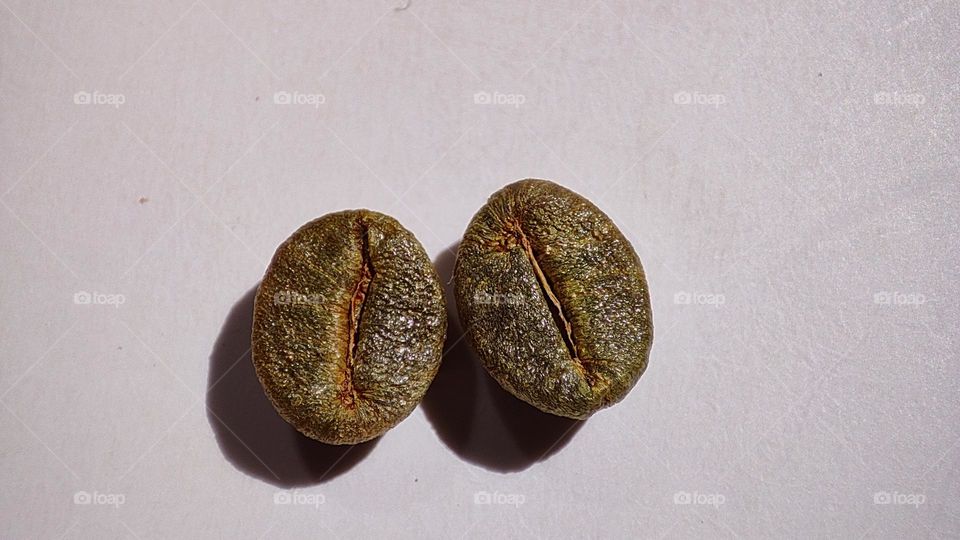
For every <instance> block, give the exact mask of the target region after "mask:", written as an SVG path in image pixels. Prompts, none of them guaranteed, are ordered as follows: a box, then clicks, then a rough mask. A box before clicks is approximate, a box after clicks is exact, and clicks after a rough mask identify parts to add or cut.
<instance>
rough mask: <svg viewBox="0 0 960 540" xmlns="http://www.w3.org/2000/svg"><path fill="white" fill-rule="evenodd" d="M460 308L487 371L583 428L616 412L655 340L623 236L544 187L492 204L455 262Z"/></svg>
mask: <svg viewBox="0 0 960 540" xmlns="http://www.w3.org/2000/svg"><path fill="white" fill-rule="evenodd" d="M454 278H455V290H456V297H457V307H458V309H459V312H460V320H461V322H462V325H463V328H464V329H465V330H466V333H467V337H468V339H469V342H470V344H471V345H472V346H473V348H474V350H475V351H476V352H477V354H478V356H479V357H480V360H481V361H482V362H483V364H484V366H485V367H486V368H487V370H488V371H489V372H490V374H491V375H492V376H493V378H494V379H496V380H497V381H498V382H499V383H500V384H501V385H502V386H503V387H504V388H505V389H506V390H508V391H509V392H510V393H512V394H513V395H515V396H517V397H518V398H520V399H522V400H524V401H526V402H528V403H530V404H532V405H534V406H536V407H538V408H539V409H541V410H543V411H546V412H549V413H552V414H556V415H559V416H566V417H569V418H577V419H583V418H586V417H588V416H590V415H591V414H593V413H594V412H596V411H597V410H599V409H601V408H603V407H606V406H608V405H611V404H613V403H616V402H617V401H620V400H621V399H623V397H624V396H626V395H627V393H628V392H629V391H630V389H631V388H633V386H634V384H636V382H637V380H638V379H639V378H640V375H641V374H642V373H643V371H644V369H646V366H647V357H648V355H649V352H650V347H651V344H652V340H653V318H652V313H651V311H650V297H649V293H648V291H647V282H646V278H645V277H644V273H643V268H642V267H641V265H640V259H639V258H638V257H637V254H636V252H635V251H634V250H633V247H632V246H631V245H630V243H629V242H628V241H627V239H626V238H624V236H623V234H622V233H621V232H620V230H619V229H617V227H616V225H614V223H613V222H612V221H611V220H610V218H609V217H607V216H606V214H604V213H603V212H602V211H600V210H599V209H598V208H597V207H596V206H594V205H593V204H592V203H591V202H590V201H588V200H587V199H585V198H583V197H581V196H580V195H578V194H576V193H574V192H572V191H570V190H568V189H566V188H563V187H561V186H559V185H557V184H554V183H553V182H549V181H546V180H521V181H519V182H516V183H513V184H510V185H508V186H506V187H504V188H503V189H501V190H500V191H498V192H496V193H494V194H493V195H492V196H491V197H490V199H489V200H488V201H487V204H486V205H484V206H483V207H482V208H481V209H480V210H479V211H478V212H477V214H476V215H475V216H474V217H473V220H472V221H471V222H470V225H469V227H467V231H466V233H465V234H464V237H463V241H462V242H461V243H460V248H459V250H458V252H457V262H456V268H455V272H454Z"/></svg>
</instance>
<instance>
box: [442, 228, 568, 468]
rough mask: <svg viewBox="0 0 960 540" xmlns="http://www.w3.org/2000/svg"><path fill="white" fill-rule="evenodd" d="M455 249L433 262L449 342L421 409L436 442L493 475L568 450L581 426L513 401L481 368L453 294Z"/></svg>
mask: <svg viewBox="0 0 960 540" xmlns="http://www.w3.org/2000/svg"><path fill="white" fill-rule="evenodd" d="M458 245H459V244H458V243H455V244H453V245H452V246H450V247H449V248H447V249H446V250H445V251H444V252H443V253H442V254H440V255H439V256H438V257H437V259H436V261H435V262H434V264H435V266H436V268H437V272H438V273H439V274H440V279H441V280H442V282H443V285H444V294H445V296H446V301H447V318H448V325H447V342H446V344H445V345H444V351H445V352H444V358H443V363H442V364H441V365H440V371H439V372H438V373H437V377H436V379H434V381H433V384H431V385H430V389H429V390H428V391H427V395H426V396H425V397H424V399H423V410H424V412H425V413H426V417H427V419H428V420H429V421H430V423H431V424H432V425H433V428H434V430H436V432H437V435H438V436H439V437H440V439H441V440H442V441H443V442H444V443H445V444H446V445H447V446H448V447H449V448H450V449H451V450H453V451H454V452H456V453H457V455H459V456H460V457H461V458H462V459H464V460H466V461H469V462H471V463H474V464H477V465H480V466H481V467H484V468H485V469H488V470H492V471H497V472H512V471H521V470H524V469H526V468H528V467H530V466H531V465H533V464H534V463H537V462H538V461H542V460H545V459H547V458H548V457H550V456H551V455H553V454H554V453H556V452H557V451H559V450H560V449H561V448H563V447H564V446H566V444H567V443H569V442H570V440H571V439H572V438H573V436H574V435H575V434H576V433H577V431H579V429H580V428H581V427H582V426H583V423H584V422H583V421H578V420H571V419H569V418H563V417H560V416H554V415H552V414H547V413H544V412H541V411H540V410H538V409H536V408H535V407H533V406H531V405H528V404H527V403H524V402H523V401H521V400H519V399H517V398H515V397H513V395H511V394H510V393H508V392H507V391H506V390H504V389H503V388H502V387H501V386H500V384H499V383H497V382H496V381H495V380H494V379H493V378H492V377H490V375H489V374H488V373H487V371H486V370H485V369H484V368H483V366H482V365H481V364H480V359H479V358H477V357H476V355H475V354H474V352H473V350H472V349H471V347H470V345H469V344H468V343H467V340H466V338H465V337H464V333H463V329H462V328H461V326H460V320H459V317H458V315H457V305H456V300H455V297H454V294H453V267H454V263H455V260H456V256H455V253H456V250H457V247H458Z"/></svg>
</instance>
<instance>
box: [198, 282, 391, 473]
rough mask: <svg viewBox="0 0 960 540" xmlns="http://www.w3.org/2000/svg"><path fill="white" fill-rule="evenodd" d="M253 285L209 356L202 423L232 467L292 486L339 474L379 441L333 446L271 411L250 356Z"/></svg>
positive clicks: (354, 463)
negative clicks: (208, 429) (210, 430)
mask: <svg viewBox="0 0 960 540" xmlns="http://www.w3.org/2000/svg"><path fill="white" fill-rule="evenodd" d="M256 292H257V287H254V288H252V289H250V290H249V291H247V293H246V294H244V295H243V297H241V298H240V300H239V301H238V302H237V303H236V304H234V306H233V308H232V309H231V310H230V313H229V314H228V315H227V318H226V321H225V322H224V323H223V327H222V329H221V330H220V335H219V337H218V338H217V341H216V344H215V345H214V347H213V351H212V352H211V354H210V370H209V375H208V377H207V421H208V422H209V423H210V427H211V428H212V429H213V432H214V434H215V435H216V438H217V444H219V446H220V450H221V451H222V452H223V455H224V457H226V458H227V460H229V461H230V462H231V463H232V464H233V465H234V466H235V467H236V468H237V469H240V470H241V471H242V472H244V473H246V474H248V475H250V476H252V477H254V478H258V479H260V480H263V481H265V482H268V483H270V484H273V485H276V486H279V487H283V488H292V487H298V486H306V485H312V484H318V483H322V482H325V481H328V480H330V479H332V478H335V477H336V476H339V475H341V474H343V473H345V472H347V471H348V470H350V469H351V468H352V467H353V466H355V465H356V464H357V463H359V462H360V461H361V460H363V458H364V457H365V456H366V455H367V454H369V453H370V450H372V449H373V447H374V446H375V445H376V443H377V441H378V440H379V439H374V440H373V441H370V442H367V443H363V444H358V445H354V446H334V445H328V444H323V443H321V442H318V441H314V440H313V439H310V438H308V437H305V436H304V435H301V434H300V432H298V431H297V430H296V429H294V428H293V427H291V426H290V424H288V423H287V422H286V421H284V420H283V419H282V418H281V417H280V415H279V414H277V412H276V411H275V410H274V408H273V405H272V404H271V403H270V400H269V399H268V398H267V396H266V394H264V392H263V388H262V387H261V386H260V381H259V380H258V379H257V374H256V371H255V370H254V368H253V362H252V361H251V358H250V337H251V333H252V329H253V300H254V297H255V296H256Z"/></svg>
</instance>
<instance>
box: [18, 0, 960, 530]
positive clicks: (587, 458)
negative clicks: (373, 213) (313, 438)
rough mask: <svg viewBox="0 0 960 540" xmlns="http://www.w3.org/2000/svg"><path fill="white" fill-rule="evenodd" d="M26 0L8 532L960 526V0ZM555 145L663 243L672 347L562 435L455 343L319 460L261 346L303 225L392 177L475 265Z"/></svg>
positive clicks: (623, 218)
mask: <svg viewBox="0 0 960 540" xmlns="http://www.w3.org/2000/svg"><path fill="white" fill-rule="evenodd" d="M0 4H2V9H0V122H2V124H0V128H2V135H0V137H2V139H0V152H2V155H3V160H2V163H0V193H2V194H3V195H2V199H0V201H2V203H3V208H0V221H2V226H0V242H2V251H0V253H2V257H3V259H2V267H3V269H4V274H5V275H4V279H3V280H2V282H0V299H2V308H0V309H2V310H3V312H2V314H3V320H4V321H5V324H4V325H3V327H2V330H0V337H2V342H3V344H4V347H3V348H4V360H3V362H2V363H0V392H2V394H0V404H2V405H3V407H0V430H2V433H3V437H2V441H0V452H2V454H0V456H2V460H0V462H2V464H0V470H2V481H3V486H4V489H3V490H2V493H0V513H2V519H0V523H2V525H0V536H2V537H4V538H19V537H58V536H61V535H62V536H65V537H67V538H81V537H88V538H105V537H126V536H133V537H140V538H168V537H180V536H182V537H225V538H235V537H242V538H246V537H250V538H254V537H261V536H265V537H272V538H283V537H311V538H313V537H318V536H319V537H347V538H348V537H357V536H360V537H371V536H389V537H420V536H426V537H461V536H463V537H469V538H485V537H506V536H516V537H607V538H609V537H628V536H629V537H674V538H685V537H698V536H700V537H743V538H754V537H771V536H788V537H823V536H831V537H860V536H867V537H904V536H910V537H917V536H919V537H948V536H956V535H958V534H960V491H958V487H960V475H958V470H960V447H958V440H960V422H958V420H960V411H958V402H957V396H958V391H960V367H958V363H957V360H958V340H957V325H958V322H960V316H958V315H960V314H958V308H957V301H956V299H957V293H958V292H960V291H958V289H960V285H958V283H960V281H958V277H960V276H958V261H960V257H958V255H960V253H958V245H960V242H958V240H960V235H958V215H957V207H958V204H960V187H958V155H957V148H958V140H957V132H958V115H957V113H958V104H960V95H958V87H957V80H958V74H960V73H958V72H960V70H958V53H957V47H956V46H957V38H958V36H960V7H958V4H957V3H956V2H955V1H952V0H951V1H936V0H934V1H930V2H927V1H918V2H912V1H911V2H905V3H903V4H902V5H893V4H892V3H887V2H884V3H882V4H881V3H876V2H842V3H834V2H816V3H815V4H818V6H819V7H806V6H802V5H795V4H794V3H792V2H775V3H774V2H771V3H765V2H764V3H758V2H724V3H714V2H711V3H707V2H682V3H680V4H679V5H675V4H674V3H672V2H641V3H631V2H623V1H620V0H599V1H596V2H594V1H592V0H587V1H586V2H541V3H538V4H537V5H529V6H527V5H526V3H523V2H513V1H511V2H506V1H486V2H441V1H426V0H414V1H413V4H412V5H411V6H410V8H409V9H407V10H405V11H396V10H395V9H394V8H395V6H397V5H399V4H400V2H399V1H398V2H397V3H396V4H395V3H392V2H326V3H324V5H322V6H315V5H313V4H314V3H312V2H279V3H270V5H269V6H267V5H266V4H267V3H266V2H264V3H263V4H264V5H257V4H255V3H253V2H231V1H227V0H198V1H197V2H195V3H192V4H191V2H190V0H166V1H163V2H142V3H136V4H131V3H120V2H116V3H113V2H99V1H93V0H90V1H84V2H73V3H70V5H69V6H63V5H60V3H55V2H46V1H43V2H41V1H37V0H3V1H2V2H0ZM802 4H805V3H802ZM79 91H88V92H93V91H98V92H99V93H101V94H116V95H121V96H122V101H123V103H122V105H120V106H119V107H111V106H109V105H96V104H89V105H81V104H75V103H74V94H75V93H76V92H79ZM278 91H289V92H294V91H296V92H300V93H304V94H322V95H323V96H324V103H323V104H320V105H318V106H317V107H311V106H309V105H286V106H285V105H279V104H276V103H274V99H273V96H274V93H275V92H278ZM477 92H490V93H491V94H493V93H494V92H498V93H500V95H511V94H512V95H514V98H513V101H523V103H522V104H520V105H519V106H517V107H514V106H511V105H508V104H501V105H497V104H487V105H484V104H478V103H475V101H474V94H475V93H477ZM682 92H686V93H687V94H679V95H678V93H682ZM878 94H879V95H878ZM517 96H522V99H521V98H520V97H517ZM688 96H689V97H690V101H691V102H692V103H683V102H684V101H685V100H686V98H687V97H688ZM117 99H120V98H117ZM498 99H501V100H509V98H498ZM698 102H699V103H698ZM921 102H922V103H921ZM527 176H535V177H542V178H550V179H554V180H556V181H559V182H561V183H563V184H565V185H567V186H569V187H571V188H573V189H575V190H577V191H579V192H580V193H582V194H584V195H586V196H588V197H590V198H591V199H593V200H594V201H595V202H596V203H597V204H598V205H599V206H601V207H602V208H603V209H604V210H606V211H607V212H608V213H609V214H610V215H611V217H613V218H614V220H615V221H616V222H617V223H618V224H619V226H620V227H621V228H622V230H623V231H624V233H625V234H626V235H627V236H628V238H630V239H631V240H632V242H633V243H634V245H635V246H636V248H637V250H638V252H639V253H640V256H641V258H642V260H643V262H644V264H645V267H646V270H647V274H648V278H649V282H650V287H651V291H652V299H653V307H654V320H655V325H656V336H655V340H654V348H653V352H652V356H651V366H650V368H649V370H648V371H647V373H646V375H645V376H644V377H643V379H642V380H641V381H640V383H639V385H638V386H637V387H636V388H635V389H634V391H633V392H632V393H631V394H630V395H629V396H628V397H627V399H626V400H624V401H623V402H622V403H621V404H619V405H617V406H615V407H613V408H611V409H609V410H606V411H603V412H601V413H599V414H597V415H595V416H594V417H593V418H592V419H590V420H589V421H588V422H586V424H585V425H583V426H582V427H581V428H580V429H577V430H574V432H573V433H572V435H569V436H568V437H567V438H565V439H564V440H563V441H561V442H560V443H559V444H558V445H556V446H554V447H553V448H551V446H553V443H554V442H555V441H556V440H557V439H558V438H560V436H561V435H562V433H563V431H564V430H565V429H566V428H567V425H566V424H564V423H562V422H557V421H555V420H552V419H550V418H546V417H543V416H538V415H537V414H535V413H534V412H532V410H530V409H528V408H526V407H524V406H520V405H518V404H517V403H516V402H515V401H512V400H511V399H510V398H506V397H504V395H503V394H502V392H501V391H500V390H499V389H498V388H497V387H496V386H495V385H493V386H491V385H490V382H489V379H488V378H487V376H486V375H485V374H484V373H483V372H482V371H474V369H475V365H476V364H475V360H474V359H473V358H472V357H470V356H469V354H468V352H466V351H465V349H464V347H463V346H462V342H461V343H460V344H458V345H457V347H455V348H454V351H453V352H452V353H451V355H450V357H448V359H447V363H446V364H445V367H444V371H443V372H442V375H441V378H440V379H438V381H437V382H436V384H435V386H434V388H433V389H432V391H431V396H430V399H429V400H428V403H427V405H424V406H422V407H420V408H419V409H417V411H415V412H414V413H413V415H412V416H411V417H410V418H408V419H407V420H406V421H405V422H403V423H402V424H401V425H400V426H399V427H397V428H396V429H394V430H392V431H391V432H389V433H388V434H387V435H386V436H384V437H383V438H382V440H380V441H379V443H377V444H376V445H373V447H372V448H364V449H361V450H356V451H354V452H353V453H351V454H350V455H348V456H347V457H346V458H345V459H344V460H343V461H342V462H340V464H338V465H337V466H336V467H334V468H333V469H332V470H330V471H329V473H327V469H329V468H330V465H331V464H332V463H333V461H335V459H336V457H337V454H331V453H330V452H328V451H325V450H322V449H318V448H317V447H316V445H312V444H310V443H308V442H306V441H305V440H303V439H301V438H299V437H298V436H296V435H295V434H294V433H292V432H291V431H290V430H289V428H287V427H286V426H285V425H284V424H283V423H281V422H280V421H279V420H277V418H276V416H275V415H274V414H273V413H272V410H271V409H269V406H268V405H266V401H265V399H264V398H263V395H262V393H261V392H260V391H259V389H258V388H257V386H256V384H255V382H254V381H253V379H252V368H251V366H250V362H249V357H248V356H247V355H245V354H244V352H245V351H246V349H247V346H248V343H247V340H248V339H249V334H248V330H247V329H246V326H247V325H248V324H249V294H248V291H250V289H251V288H252V287H254V286H255V284H256V283H257V281H258V279H259V278H260V276H261V274H262V271H263V270H264V268H265V266H266V264H267V263H268V261H269V258H270V256H271V255H272V253H273V250H274V249H275V248H276V246H277V245H278V244H279V243H280V242H281V241H282V240H283V239H284V238H286V236H287V235H288V234H289V233H290V232H292V231H293V230H294V229H296V228H297V227H298V226H299V225H301V224H302V223H303V222H305V221H307V220H309V219H311V218H314V217H317V216H319V215H322V214H324V213H327V212H329V211H333V210H339V209H343V208H356V207H367V208H372V209H376V210H379V211H383V212H387V213H390V214H392V215H394V216H396V217H397V218H398V219H399V220H400V221H401V222H402V223H404V224H405V225H406V226H407V227H408V228H410V229H411V230H412V231H414V232H415V234H416V235H417V236H418V237H419V238H420V240H421V241H422V242H423V244H424V245H425V246H426V248H427V250H428V252H429V253H430V254H431V256H432V257H435V258H437V259H438V260H439V263H440V266H441V270H443V271H445V272H446V271H448V269H449V264H450V257H449V254H448V253H446V252H445V250H446V248H448V247H450V246H452V245H454V244H455V243H456V241H457V239H458V238H459V236H460V235H461V233H462V232H463V229H464V228H465V226H466V224H467V221H468V220H469V218H470V217H471V216H472V214H473V212H474V211H476V209H477V208H479V206H480V205H481V204H482V203H483V202H484V200H485V198H486V196H487V195H489V194H490V193H491V192H493V191H494V190H495V189H497V188H498V187H500V186H501V185H503V184H506V183H508V182H510V181H513V180H516V179H519V178H523V177H527ZM141 197H142V198H145V200H144V201H143V202H140V199H141ZM81 291H87V292H96V293H99V294H102V295H122V296H112V297H111V296H104V297H101V298H102V299H103V300H104V301H109V300H110V299H111V298H112V299H114V300H117V301H119V299H120V298H121V297H122V300H123V303H122V304H119V305H117V304H114V305H80V304H76V303H74V295H75V294H76V293H78V292H81ZM683 293H691V294H693V295H694V296H693V297H692V298H693V299H694V300H693V302H692V303H690V304H684V303H682V301H683V299H684V297H683V296H682V294H683ZM884 293H897V294H898V296H893V297H892V298H893V299H894V300H893V302H892V303H890V304H885V303H883V302H882V300H883V298H884V297H883V296H880V297H877V298H879V299H880V300H881V301H880V302H879V303H878V302H876V301H875V295H877V294H881V295H882V294H884ZM678 294H680V295H681V296H678ZM711 295H712V296H711ZM910 295H913V296H910ZM910 299H913V300H922V301H923V303H917V304H903V302H904V301H908V300H910ZM677 300H679V301H680V303H678V302H677ZM711 300H713V301H715V302H714V304H710V303H709V302H710V301H711ZM721 300H722V303H719V302H720V301H721ZM235 306H236V307H235ZM451 332H452V333H453V334H452V336H451V339H452V340H454V341H455V338H457V337H459V334H458V332H459V329H458V328H456V327H453V328H452V329H451ZM218 381H219V382H218ZM208 408H209V410H213V413H212V414H211V413H208ZM218 418H219V419H218ZM220 420H223V423H225V424H226V425H227V426H228V428H229V429H225V428H224V427H223V424H221V423H220ZM234 434H236V436H238V437H239V438H240V439H241V440H242V441H243V443H242V444H241V443H238V442H237V440H236V439H235V438H234ZM248 449H249V450H248ZM251 452H252V453H251ZM261 461H262V463H261ZM274 474H275V476H274ZM288 489H289V490H292V491H290V493H293V494H296V496H295V498H292V504H276V503H275V496H277V494H278V493H280V494H281V495H280V497H283V496H284V495H283V494H284V493H287V491H286V490H288ZM79 492H89V493H91V494H93V493H96V497H95V498H94V501H93V504H88V505H83V504H75V503H74V497H75V494H77V493H79ZM484 492H486V493H489V494H496V495H491V496H490V498H491V499H492V500H493V501H494V502H501V503H505V502H514V503H522V504H514V505H510V504H477V502H478V501H479V502H483V500H484V499H483V498H484V497H486V495H484V494H483V493H484ZM877 493H880V495H879V497H881V499H880V502H883V500H882V497H884V495H883V494H884V493H888V494H890V497H891V499H892V501H893V504H876V503H875V496H877V495H876V494H877ZM685 494H696V497H694V496H693V495H691V497H692V498H693V499H694V500H695V501H698V502H701V503H708V502H715V503H717V504H715V505H710V504H677V501H679V502H683V499H684V497H686V496H687V495H685ZM110 501H114V502H117V503H120V502H122V504H117V507H111V506H110V505H109V504H98V503H109V502H110ZM280 502H283V500H282V499H281V500H280ZM310 502H317V503H318V504H316V505H311V504H301V503H310ZM910 502H914V503H918V504H914V505H911V504H896V503H910ZM320 503H322V504H320Z"/></svg>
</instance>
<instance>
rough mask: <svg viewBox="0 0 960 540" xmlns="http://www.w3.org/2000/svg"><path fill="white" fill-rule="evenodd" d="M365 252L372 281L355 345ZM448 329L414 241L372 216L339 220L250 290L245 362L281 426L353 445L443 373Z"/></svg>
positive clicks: (277, 258) (300, 239)
mask: <svg viewBox="0 0 960 540" xmlns="http://www.w3.org/2000/svg"><path fill="white" fill-rule="evenodd" d="M364 237H366V246H365V245H364ZM365 251H366V253H368V259H367V262H368V265H367V267H368V268H371V269H372V278H371V279H370V281H369V286H368V287H367V289H366V290H367V294H366V295H365V297H364V299H363V300H362V302H361V303H360V304H358V306H360V305H362V311H359V312H358V313H360V314H361V315H360V317H359V324H358V326H357V332H356V334H355V335H356V336H357V337H356V347H355V348H352V347H350V335H351V326H350V320H351V317H350V314H351V304H352V302H353V298H354V296H355V293H356V290H357V286H358V285H357V284H358V282H359V281H360V279H361V276H362V268H363V267H364V255H363V254H364V252H365ZM446 327H447V319H446V310H445V304H444V301H443V292H442V288H441V285H440V281H439V278H438V277H437V273H436V271H435V270H434V268H433V265H432V264H431V262H430V259H429V258H428V257H427V254H426V252H425V251H424V250H423V247H422V246H421V245H420V243H419V242H418V241H417V239H416V238H415V237H414V236H413V234H411V233H410V232H409V231H407V230H406V229H404V228H403V226H401V225H400V223H398V222H397V221H396V220H395V219H393V218H391V217H389V216H385V215H383V214H379V213H377V212H372V211H368V210H350V211H344V212H337V213H333V214H327V215H325V216H323V217H321V218H318V219H316V220H314V221H311V222H310V223H307V224H306V225H304V226H303V227H301V228H300V229H299V230H298V231H296V232H295V233H293V235H292V236H291V237H290V238H289V239H287V240H286V241H285V242H284V243H283V244H282V245H281V246H280V247H279V248H278V249H277V252H276V254H275V255H274V257H273V262H271V263H270V267H269V268H268V269H267V272H266V275H265V276H264V278H263V281H262V283H261V284H260V288H259V290H258V291H257V297H256V302H255V306H254V318H253V345H252V346H253V363H254V366H255V367H256V371H257V376H258V377H259V379H260V382H261V383H262V384H263V388H264V390H265V391H266V394H267V396H268V397H269V398H270V401H272V402H273V405H274V407H275V408H276V409H277V412H279V413H280V415H281V416H282V417H283V418H284V419H285V420H286V421H287V422H289V423H290V424H292V425H293V426H294V427H295V428H297V429H298V430H299V431H300V432H301V433H303V434H304V435H307V436H309V437H312V438H314V439H317V440H319V441H322V442H325V443H329V444H355V443H360V442H363V441H367V440H370V439H373V438H375V437H378V436H379V435H382V434H383V433H384V432H386V431H387V430H388V429H390V428H392V427H393V426H395V425H397V424H398V423H399V422H400V421H401V420H403V419H404V418H405V417H406V416H407V415H409V414H410V412H411V411H413V409H414V408H415V407H416V406H417V404H418V403H419V402H420V400H421V399H422V398H423V395H424V393H425V392H426V390H427V387H428V386H429V385H430V382H431V381H432V380H433V378H434V375H436V373H437V369H438V368H439V366H440V357H441V355H442V352H443V342H444V337H445V334H446ZM348 350H352V351H355V356H352V362H351V363H350V364H351V365H350V366H348V365H347V364H348V362H347V358H348V356H347V355H348ZM348 379H349V380H348ZM345 388H349V389H351V390H352V391H347V390H345Z"/></svg>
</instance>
